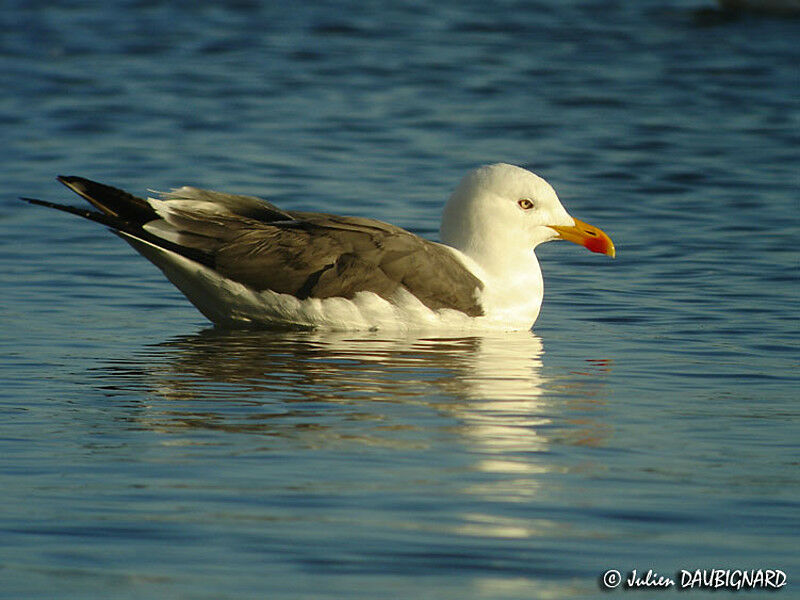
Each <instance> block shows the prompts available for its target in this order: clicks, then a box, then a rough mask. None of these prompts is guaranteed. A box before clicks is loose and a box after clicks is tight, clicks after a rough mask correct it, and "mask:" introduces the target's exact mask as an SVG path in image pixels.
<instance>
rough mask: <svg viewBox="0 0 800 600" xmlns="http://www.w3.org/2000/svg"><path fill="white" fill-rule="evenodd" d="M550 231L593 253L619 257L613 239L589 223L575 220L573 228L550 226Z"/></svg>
mask: <svg viewBox="0 0 800 600" xmlns="http://www.w3.org/2000/svg"><path fill="white" fill-rule="evenodd" d="M550 229H554V230H555V231H556V232H558V237H559V238H560V239H562V240H567V241H570V242H574V243H575V244H580V245H581V246H584V247H586V248H587V249H589V250H591V251H592V252H600V253H602V254H607V255H608V256H610V257H611V258H614V257H615V256H616V255H617V251H616V250H615V249H614V242H612V241H611V238H610V237H608V236H607V235H606V234H605V232H604V231H603V230H602V229H600V228H599V227H595V226H594V225H589V224H588V223H584V222H583V221H579V220H578V219H575V225H574V226H572V227H563V226H561V225H550Z"/></svg>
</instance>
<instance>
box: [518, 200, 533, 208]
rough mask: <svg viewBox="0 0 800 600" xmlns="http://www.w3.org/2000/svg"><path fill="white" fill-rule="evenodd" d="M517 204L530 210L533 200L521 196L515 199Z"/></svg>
mask: <svg viewBox="0 0 800 600" xmlns="http://www.w3.org/2000/svg"><path fill="white" fill-rule="evenodd" d="M517 204H518V205H519V207H520V208H521V209H522V210H530V209H532V208H533V202H531V201H530V200H528V199H527V198H522V199H520V200H518V201H517Z"/></svg>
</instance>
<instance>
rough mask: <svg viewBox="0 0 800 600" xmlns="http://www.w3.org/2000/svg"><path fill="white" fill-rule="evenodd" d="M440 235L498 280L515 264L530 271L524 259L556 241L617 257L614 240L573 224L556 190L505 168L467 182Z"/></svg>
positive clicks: (485, 170)
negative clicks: (548, 242)
mask: <svg viewBox="0 0 800 600" xmlns="http://www.w3.org/2000/svg"><path fill="white" fill-rule="evenodd" d="M440 235H441V239H442V241H443V242H444V243H445V244H447V245H449V246H452V247H454V248H456V249H458V250H460V251H461V252H463V253H464V254H466V255H467V256H469V257H470V258H472V259H473V260H474V261H475V262H477V263H478V264H479V265H481V266H482V267H483V268H484V269H486V270H487V271H488V272H495V273H496V274H498V275H499V274H500V272H504V271H505V272H511V271H513V270H515V267H514V264H515V263H516V265H517V266H516V269H519V268H524V265H522V264H519V263H520V259H521V257H523V256H530V257H531V258H533V249H534V248H535V247H536V246H538V245H539V244H541V243H542V242H547V241H549V240H555V239H566V240H569V241H572V242H575V243H578V244H581V245H583V246H586V247H587V248H588V249H589V250H592V251H593V252H602V253H604V254H608V255H610V256H614V245H613V244H612V243H611V240H610V239H609V237H608V236H607V235H606V234H605V233H603V232H602V231H601V230H599V229H598V228H596V227H592V226H591V225H587V224H586V223H583V222H582V221H578V220H577V219H574V218H572V217H571V216H570V215H569V213H567V211H566V210H565V209H564V207H563V206H561V202H560V201H559V199H558V196H557V195H556V193H555V191H554V190H553V188H552V187H550V184H548V183H547V182H546V181H545V180H544V179H542V178H541V177H539V176H537V175H534V174H533V173H531V172H530V171H527V170H525V169H522V168H520V167H515V166H513V165H508V164H504V163H498V164H494V165H487V166H483V167H480V168H478V169H475V170H474V171H472V172H470V173H469V174H467V176H466V177H464V179H462V180H461V183H460V184H459V185H458V187H457V188H456V190H455V192H453V195H452V196H451V197H450V200H449V201H448V202H447V205H446V206H445V208H444V213H443V215H442V225H441V229H440ZM534 260H535V259H534Z"/></svg>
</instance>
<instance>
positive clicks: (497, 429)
mask: <svg viewBox="0 0 800 600" xmlns="http://www.w3.org/2000/svg"><path fill="white" fill-rule="evenodd" d="M542 356H543V349H542V341H541V339H540V338H539V337H538V336H537V335H535V334H534V333H532V332H530V331H524V332H504V333H502V334H500V333H498V334H492V335H481V336H469V337H447V338H443V337H434V336H431V337H414V336H402V335H396V336H392V335H389V334H386V333H384V332H371V333H353V332H338V333H337V332H311V331H287V332H275V331H226V330H219V329H209V330H206V331H202V332H200V333H198V334H195V335H190V336H182V337H178V338H175V339H172V340H168V341H165V342H163V343H160V344H158V345H155V346H151V347H149V348H148V349H146V350H145V351H143V352H141V353H138V354H137V355H135V356H134V357H131V358H126V359H123V360H118V361H114V362H113V363H112V364H107V365H106V366H103V367H101V368H98V369H96V370H95V371H94V376H95V377H96V378H99V379H101V380H102V381H103V383H104V388H105V390H106V392H107V393H109V394H110V395H116V394H117V393H119V394H125V395H128V393H127V392H129V391H130V390H132V389H134V390H138V391H140V392H143V394H139V395H138V397H139V398H141V397H142V396H144V398H146V401H143V402H136V404H137V406H136V408H137V410H136V411H135V413H136V414H135V417H133V419H134V420H135V422H136V423H137V425H138V426H142V425H144V426H146V427H147V428H150V429H152V430H155V431H160V432H163V433H168V434H171V435H172V438H171V439H170V443H186V444H191V443H192V439H191V437H192V434H193V432H195V433H196V432H197V431H199V430H218V431H219V430H221V431H227V432H231V433H251V434H262V435H263V436H268V437H269V438H272V439H274V440H275V443H276V445H277V444H285V443H286V439H287V438H291V439H292V440H293V443H296V444H300V445H311V446H318V447H321V446H330V445H333V444H348V445H352V444H370V445H379V446H387V447H392V446H398V447H404V446H407V447H429V446H434V445H436V444H437V443H440V442H441V441H442V436H447V435H452V434H453V433H454V432H455V433H457V434H458V436H459V439H461V440H463V439H466V440H467V441H468V444H469V445H470V447H471V448H475V449H476V450H480V451H481V452H482V453H483V458H482V459H481V461H480V462H479V464H478V465H477V468H479V469H481V470H495V471H499V472H512V471H515V470H522V471H525V470H530V469H537V468H540V466H537V465H536V464H535V463H533V462H532V461H531V453H537V452H542V451H544V450H546V449H547V448H548V446H549V445H550V444H551V443H552V442H553V441H554V440H555V441H557V442H558V443H579V444H590V445H601V444H602V443H603V440H604V439H605V438H606V437H607V436H608V435H609V431H608V427H606V426H604V425H603V424H602V422H600V421H598V420H597V419H595V418H593V417H587V414H591V413H592V411H593V407H596V406H598V405H601V404H602V398H603V391H602V390H603V387H604V382H603V370H604V369H610V364H608V363H604V362H602V361H601V362H599V363H598V362H596V361H595V362H590V361H587V362H586V363H585V365H587V366H584V367H583V368H582V371H573V372H572V373H562V374H559V373H553V374H552V376H551V377H545V376H544V375H543V374H542V371H543V365H542ZM129 397H130V396H129ZM400 407H402V408H400ZM587 407H588V409H587ZM576 409H577V412H578V413H580V414H579V415H575V416H573V415H572V414H571V413H574V412H576ZM131 417H132V415H130V414H128V415H127V416H126V417H125V418H126V419H130V418H131ZM181 435H183V436H184V438H180V437H176V436H181ZM431 436H433V437H431ZM278 440H283V441H280V442H278ZM204 443H208V441H207V440H206V441H205V442H204ZM267 446H269V444H267ZM262 448H264V446H263V445H262ZM514 456H521V459H520V460H516V459H514V458H513V457H514ZM541 468H544V467H541Z"/></svg>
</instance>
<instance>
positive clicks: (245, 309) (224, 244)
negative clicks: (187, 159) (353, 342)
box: [23, 163, 615, 330]
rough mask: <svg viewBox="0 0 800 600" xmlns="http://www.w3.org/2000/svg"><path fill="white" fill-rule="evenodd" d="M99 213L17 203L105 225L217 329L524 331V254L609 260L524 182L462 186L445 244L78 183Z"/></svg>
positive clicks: (484, 174)
mask: <svg viewBox="0 0 800 600" xmlns="http://www.w3.org/2000/svg"><path fill="white" fill-rule="evenodd" d="M58 181H60V182H61V183H63V184H64V185H66V186H67V187H68V188H70V189H71V190H72V191H74V192H76V193H77V194H78V195H80V196H82V197H83V198H84V199H86V200H87V201H88V202H89V203H90V204H91V205H92V206H93V207H94V209H96V210H86V209H82V208H77V207H74V206H70V205H63V204H55V203H52V202H47V201H44V200H37V199H34V198H23V200H26V201H27V202H30V203H32V204H38V205H41V206H46V207H49V208H54V209H57V210H60V211H65V212H68V213H72V214H74V215H78V216H80V217H84V218H86V219H89V220H91V221H94V222H97V223H100V224H102V225H105V226H107V227H109V228H110V229H111V231H112V232H114V233H116V234H117V235H118V236H120V237H121V238H122V239H124V240H125V241H126V242H128V243H129V244H130V245H131V246H133V248H134V249H136V251H138V252H139V253H140V254H141V255H142V256H144V257H145V258H147V259H148V260H150V261H151V262H152V263H153V264H155V265H156V266H157V267H158V268H159V269H161V271H162V272H163V273H164V275H166V277H167V278H168V279H169V280H170V281H171V282H172V283H173V284H174V285H175V286H176V287H177V288H178V289H179V290H180V291H181V292H182V293H183V294H184V295H185V296H186V297H187V298H188V299H189V301H190V302H191V303H192V304H194V306H195V307H197V309H198V310H199V311H200V312H201V313H202V314H203V315H205V316H206V318H208V319H209V320H210V321H211V322H213V323H214V324H216V325H218V326H222V327H298V328H312V329H313V328H328V329H338V330H356V329H369V330H376V329H404V330H410V329H425V328H436V329H440V328H447V329H453V328H457V329H470V330H481V329H492V330H498V329H505V330H518V329H530V328H531V327H532V326H533V324H534V322H535V321H536V318H537V317H538V315H539V311H540V308H541V305H542V297H543V294H544V284H543V280H542V272H541V269H540V267H539V262H538V261H537V259H536V255H535V253H534V250H535V248H536V247H537V246H538V245H539V244H541V243H544V242H547V241H551V240H559V239H561V240H568V241H570V242H574V243H576V244H579V245H582V246H584V247H586V248H587V249H588V250H591V251H592V252H598V253H601V254H606V255H608V256H610V257H612V258H613V257H614V256H615V249H614V244H613V243H612V241H611V239H610V238H609V237H608V235H606V234H605V233H604V232H603V231H602V230H600V229H598V228H597V227H594V226H592V225H589V224H587V223H584V222H583V221H579V220H578V219H575V218H573V217H571V216H570V215H569V213H567V211H566V210H565V209H564V207H563V206H562V205H561V202H560V201H559V199H558V196H557V195H556V193H555V191H554V190H553V188H552V187H551V186H550V185H549V184H548V183H547V182H546V181H545V180H544V179H542V178H541V177H539V176H537V175H535V174H533V173H531V172H530V171H528V170H526V169H523V168H520V167H517V166H513V165H509V164H505V163H498V164H492V165H485V166H482V167H479V168H477V169H475V170H473V171H471V172H470V173H468V174H467V175H466V176H465V177H464V178H463V179H462V181H461V182H460V184H459V185H458V186H457V187H456V189H455V191H454V192H453V194H452V195H451V197H450V199H449V200H448V202H447V203H446V205H445V207H444V212H443V214H442V221H441V227H440V230H439V234H440V239H441V242H442V243H437V242H433V241H429V240H427V239H424V238H421V237H419V236H417V235H414V234H413V233H410V232H409V231H406V230H405V229H401V228H400V227H396V226H394V225H390V224H388V223H384V222H381V221H377V220H374V219H367V218H362V217H345V216H337V215H332V214H325V213H318V212H302V211H294V210H283V209H281V208H278V207H277V206H275V205H273V204H271V203H270V202H267V201H265V200H263V199H260V198H257V197H254V196H242V195H234V194H228V193H222V192H215V191H210V190H203V189H198V188H194V187H181V188H178V189H174V190H172V191H171V192H166V193H159V194H157V195H158V197H148V198H140V197H137V196H134V195H132V194H129V193H128V192H125V191H123V190H120V189H117V188H114V187H111V186H108V185H105V184H101V183H97V182H94V181H91V180H89V179H85V178H82V177H75V176H59V177H58Z"/></svg>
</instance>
